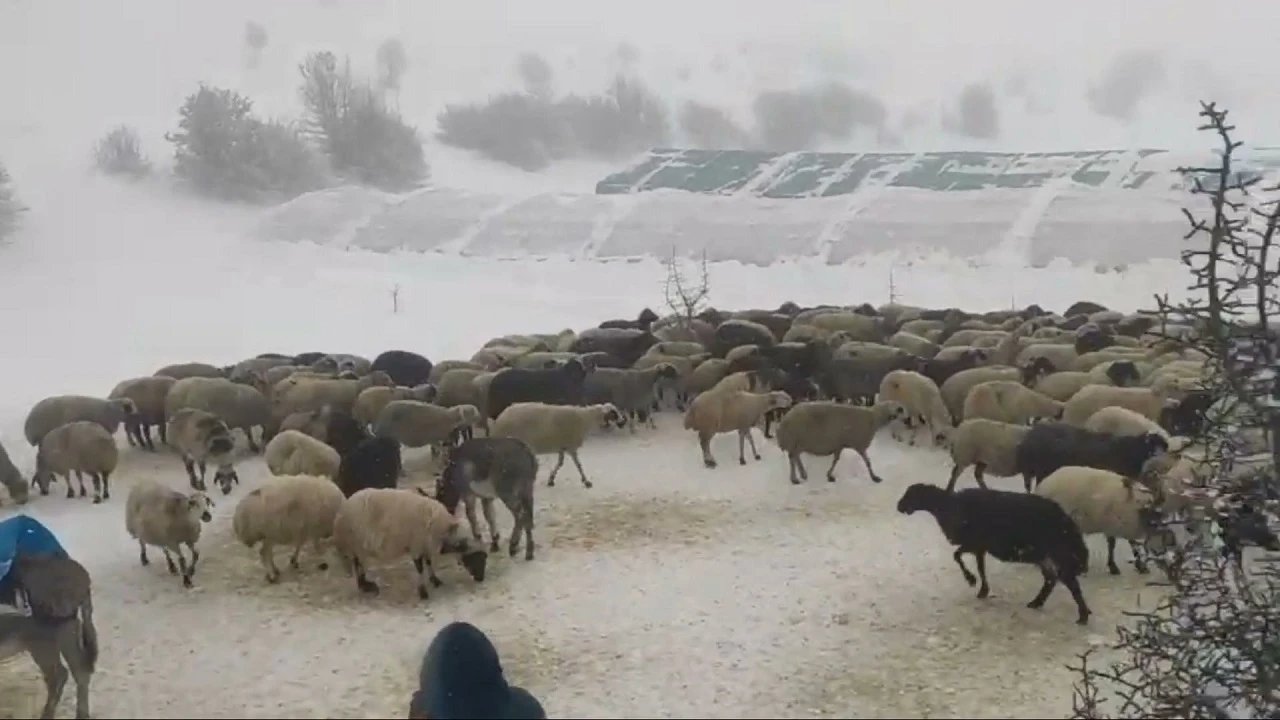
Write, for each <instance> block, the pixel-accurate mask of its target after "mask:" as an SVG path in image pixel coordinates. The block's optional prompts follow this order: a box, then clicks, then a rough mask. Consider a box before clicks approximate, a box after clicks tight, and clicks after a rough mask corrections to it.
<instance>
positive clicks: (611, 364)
mask: <svg viewBox="0 0 1280 720" xmlns="http://www.w3.org/2000/svg"><path fill="white" fill-rule="evenodd" d="M578 359H579V360H581V361H582V363H583V364H584V365H586V366H588V367H593V368H618V369H626V368H629V367H631V366H632V365H633V363H629V362H627V361H625V360H623V359H622V358H620V357H618V356H616V355H613V354H612V353H607V352H601V351H596V352H589V353H582V354H581V355H579V356H578Z"/></svg>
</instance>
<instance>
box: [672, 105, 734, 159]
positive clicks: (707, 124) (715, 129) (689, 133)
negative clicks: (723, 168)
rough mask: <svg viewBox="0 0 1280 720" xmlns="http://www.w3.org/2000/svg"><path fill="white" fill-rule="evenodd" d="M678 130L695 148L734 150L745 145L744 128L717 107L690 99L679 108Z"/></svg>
mask: <svg viewBox="0 0 1280 720" xmlns="http://www.w3.org/2000/svg"><path fill="white" fill-rule="evenodd" d="M680 132H682V133H683V134H684V136H685V139H686V140H687V141H688V142H690V143H691V144H692V145H693V146H694V147H695V148H699V149H704V150H734V149H739V148H744V147H747V145H748V139H749V135H748V134H747V131H746V130H743V129H742V128H741V127H738V124H737V123H735V122H734V121H733V118H731V117H729V115H728V113H726V112H725V111H724V110H721V109H720V108H718V107H713V106H711V105H703V104H702V103H700V102H697V101H694V100H690V101H689V102H687V103H685V104H684V107H683V108H681V110H680Z"/></svg>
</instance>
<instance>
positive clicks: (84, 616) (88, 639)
mask: <svg viewBox="0 0 1280 720" xmlns="http://www.w3.org/2000/svg"><path fill="white" fill-rule="evenodd" d="M80 644H81V646H82V647H83V648H84V663H85V667H86V668H88V670H89V672H90V673H92V672H93V671H94V669H95V668H96V667H97V664H98V629H97V628H96V627H94V625H93V596H92V595H91V594H86V595H85V597H84V602H83V603H82V604H81V605H80Z"/></svg>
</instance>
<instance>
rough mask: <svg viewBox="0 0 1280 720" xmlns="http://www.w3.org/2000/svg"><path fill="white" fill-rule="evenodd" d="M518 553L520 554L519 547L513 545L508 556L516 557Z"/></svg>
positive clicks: (508, 551)
mask: <svg viewBox="0 0 1280 720" xmlns="http://www.w3.org/2000/svg"><path fill="white" fill-rule="evenodd" d="M518 552H520V546H519V545H511V546H509V547H508V548H507V555H508V556H510V557H515V556H516V553H518Z"/></svg>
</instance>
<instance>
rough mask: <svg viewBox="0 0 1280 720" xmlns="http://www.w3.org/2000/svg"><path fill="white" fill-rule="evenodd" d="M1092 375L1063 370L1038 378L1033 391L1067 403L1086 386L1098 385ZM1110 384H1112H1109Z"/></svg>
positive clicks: (1033, 384) (1033, 385)
mask: <svg viewBox="0 0 1280 720" xmlns="http://www.w3.org/2000/svg"><path fill="white" fill-rule="evenodd" d="M1096 384H1098V383H1097V381H1095V380H1094V379H1093V376H1092V374H1091V373H1087V372H1076V371H1074V370H1063V371H1061V372H1054V373H1049V374H1048V375H1044V376H1042V377H1039V378H1036V381H1035V382H1034V383H1032V384H1031V386H1030V387H1031V389H1032V390H1035V391H1036V392H1038V393H1040V394H1041V395H1045V396H1047V397H1049V398H1052V399H1054V400H1057V401H1058V402H1066V401H1068V400H1070V399H1071V398H1072V397H1074V396H1075V394H1076V393H1078V392H1080V389H1081V388H1083V387H1084V386H1085V385H1096ZM1108 384H1110V383H1108Z"/></svg>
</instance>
